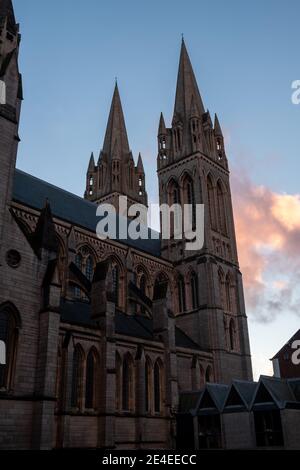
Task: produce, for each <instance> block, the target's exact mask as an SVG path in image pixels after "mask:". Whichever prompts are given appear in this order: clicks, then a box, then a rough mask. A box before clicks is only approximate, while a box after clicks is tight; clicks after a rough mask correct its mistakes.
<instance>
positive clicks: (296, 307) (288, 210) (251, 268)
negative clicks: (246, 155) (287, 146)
mask: <svg viewBox="0 0 300 470" xmlns="http://www.w3.org/2000/svg"><path fill="white" fill-rule="evenodd" d="M232 193H233V204H234V213H235V225H236V232H237V243H238V250H239V261H240V266H241V270H242V272H243V276H244V287H245V296H246V301H247V306H248V313H250V314H253V315H255V317H256V318H257V319H258V320H261V321H271V320H272V318H274V317H275V316H276V315H277V314H279V313H284V312H286V313H287V312H290V311H293V312H295V313H299V314H300V297H299V292H300V288H299V285H300V284H299V281H300V256H299V247H300V195H299V194H294V195H292V194H279V193H275V192H273V191H271V190H270V189H268V188H267V187H265V186H257V185H255V184H254V183H253V182H252V181H251V180H250V179H249V178H248V177H247V176H246V175H245V174H243V173H242V172H240V171H239V172H237V171H235V172H234V174H233V177H232Z"/></svg>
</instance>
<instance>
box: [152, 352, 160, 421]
mask: <svg viewBox="0 0 300 470" xmlns="http://www.w3.org/2000/svg"><path fill="white" fill-rule="evenodd" d="M153 380H154V411H155V413H160V411H161V373H160V366H159V363H158V361H156V363H155V364H154V373H153Z"/></svg>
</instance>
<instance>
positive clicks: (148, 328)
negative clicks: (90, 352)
mask: <svg viewBox="0 0 300 470" xmlns="http://www.w3.org/2000/svg"><path fill="white" fill-rule="evenodd" d="M60 312H61V319H62V321H63V322H66V323H70V324H76V325H82V326H87V327H90V326H91V327H97V322H96V321H95V320H93V319H92V318H91V304H89V303H88V302H79V301H69V300H64V299H62V300H61V305H60ZM115 330H116V333H118V334H120V335H125V336H131V337H134V338H143V339H148V340H152V341H153V340H155V337H154V332H153V319H152V318H148V317H144V316H143V315H126V313H123V312H120V311H118V310H117V311H116V315H115ZM175 343H176V346H177V347H181V348H188V349H198V350H200V347H199V345H197V344H196V343H194V342H193V341H192V340H191V339H190V338H189V337H188V336H187V335H186V334H185V333H183V331H181V330H180V329H179V328H178V327H175Z"/></svg>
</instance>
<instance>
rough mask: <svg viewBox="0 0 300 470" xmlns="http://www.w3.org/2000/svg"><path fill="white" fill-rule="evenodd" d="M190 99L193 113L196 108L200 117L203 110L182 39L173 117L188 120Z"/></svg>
mask: <svg viewBox="0 0 300 470" xmlns="http://www.w3.org/2000/svg"><path fill="white" fill-rule="evenodd" d="M192 99H193V108H194V109H193V111H195V108H196V109H197V110H198V114H199V116H201V115H202V114H203V113H204V112H205V110H204V106H203V102H202V99H201V96H200V92H199V89H198V85H197V81H196V78H195V74H194V71H193V67H192V64H191V61H190V58H189V55H188V52H187V50H186V46H185V42H184V39H182V43H181V52H180V60H179V70H178V78H177V89H176V99H175V107H174V117H179V118H180V120H182V121H184V120H185V119H188V118H189V117H190V112H191V105H192Z"/></svg>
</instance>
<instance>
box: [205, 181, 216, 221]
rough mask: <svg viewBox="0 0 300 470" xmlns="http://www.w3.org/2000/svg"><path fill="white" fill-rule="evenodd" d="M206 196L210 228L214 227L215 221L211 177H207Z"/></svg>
mask: <svg viewBox="0 0 300 470" xmlns="http://www.w3.org/2000/svg"><path fill="white" fill-rule="evenodd" d="M207 197H208V209H209V219H210V225H211V228H212V229H215V228H216V221H215V202H214V187H213V184H212V180H211V177H210V176H208V178H207Z"/></svg>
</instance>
